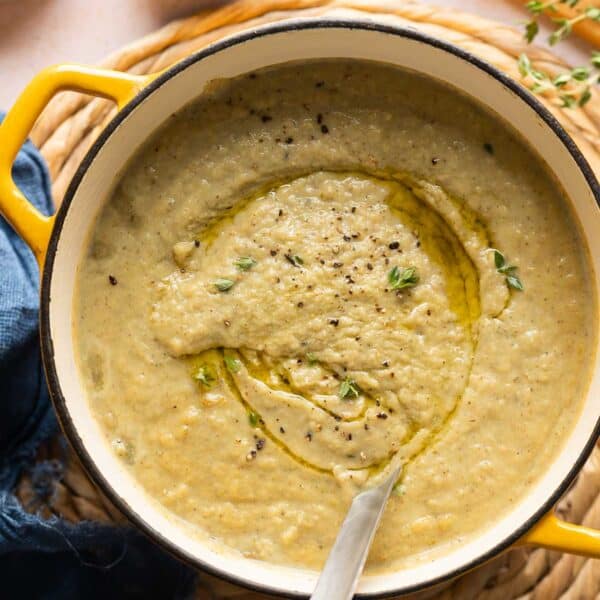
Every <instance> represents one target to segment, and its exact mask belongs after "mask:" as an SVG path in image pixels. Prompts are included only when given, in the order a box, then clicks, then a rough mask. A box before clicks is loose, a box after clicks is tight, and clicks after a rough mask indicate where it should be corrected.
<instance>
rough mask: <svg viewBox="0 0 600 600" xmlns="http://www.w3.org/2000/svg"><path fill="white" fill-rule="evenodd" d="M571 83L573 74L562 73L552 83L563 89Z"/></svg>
mask: <svg viewBox="0 0 600 600" xmlns="http://www.w3.org/2000/svg"><path fill="white" fill-rule="evenodd" d="M569 81H571V73H561V74H560V75H559V76H558V77H556V78H555V79H554V81H553V82H552V83H553V84H554V85H555V86H556V87H562V86H563V85H566V84H567V83H569Z"/></svg>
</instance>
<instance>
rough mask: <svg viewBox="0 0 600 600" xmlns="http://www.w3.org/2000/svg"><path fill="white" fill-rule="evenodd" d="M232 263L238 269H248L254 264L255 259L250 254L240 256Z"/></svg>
mask: <svg viewBox="0 0 600 600" xmlns="http://www.w3.org/2000/svg"><path fill="white" fill-rule="evenodd" d="M233 264H234V265H235V266H236V267H237V268H238V269H239V270H240V271H249V270H250V269H251V268H252V267H254V266H255V265H256V261H255V260H254V259H253V258H252V257H250V256H240V257H239V258H238V259H237V260H236V261H234V263H233Z"/></svg>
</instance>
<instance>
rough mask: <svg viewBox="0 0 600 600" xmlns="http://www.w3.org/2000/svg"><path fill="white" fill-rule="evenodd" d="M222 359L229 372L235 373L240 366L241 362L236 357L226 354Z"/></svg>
mask: <svg viewBox="0 0 600 600" xmlns="http://www.w3.org/2000/svg"><path fill="white" fill-rule="evenodd" d="M224 360H225V366H226V367H227V370H228V371H229V372H230V373H237V372H238V371H239V370H240V368H241V366H242V363H241V362H240V361H239V360H238V359H237V358H233V356H226V357H225V358H224Z"/></svg>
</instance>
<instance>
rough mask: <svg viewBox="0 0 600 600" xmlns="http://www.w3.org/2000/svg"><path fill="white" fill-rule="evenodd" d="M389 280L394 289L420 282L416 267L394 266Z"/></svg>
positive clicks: (412, 285)
mask: <svg viewBox="0 0 600 600" xmlns="http://www.w3.org/2000/svg"><path fill="white" fill-rule="evenodd" d="M388 281H389V283H390V285H391V286H392V289H393V290H402V289H404V288H409V287H414V286H415V285H417V283H419V276H418V275H417V269H416V267H394V268H393V269H392V270H391V271H390V272H389V273H388Z"/></svg>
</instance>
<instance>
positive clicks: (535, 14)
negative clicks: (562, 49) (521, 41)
mask: <svg viewBox="0 0 600 600" xmlns="http://www.w3.org/2000/svg"><path fill="white" fill-rule="evenodd" d="M561 5H563V6H565V7H567V8H569V9H571V10H572V11H573V12H574V16H573V17H571V18H562V17H561V18H553V19H552V20H553V21H554V23H555V24H556V29H555V30H554V31H553V32H552V33H551V34H550V36H549V37H548V43H549V44H550V45H551V46H554V45H555V44H558V43H559V42H561V41H563V40H564V39H565V38H567V37H568V36H569V35H570V34H571V32H572V31H573V27H574V26H575V25H577V24H578V23H582V22H585V21H592V22H596V23H599V22H600V8H599V7H596V6H585V7H584V6H579V5H580V0H531V1H530V2H527V3H526V5H525V7H526V8H527V10H529V12H530V13H531V15H532V18H531V20H530V21H529V22H528V23H526V24H525V39H526V40H527V43H529V44H530V43H532V42H533V41H534V39H535V38H536V36H537V35H538V33H539V32H540V27H539V22H538V21H539V19H540V17H541V16H542V14H543V13H544V12H550V13H551V12H556V10H557V7H560V6H561ZM518 64H519V71H520V72H521V75H522V76H523V77H530V78H531V81H532V83H531V84H530V86H529V88H530V89H531V91H532V92H533V93H535V94H543V93H545V92H555V93H556V94H557V95H558V99H559V100H560V101H561V103H562V106H563V107H566V108H572V107H574V106H585V104H587V103H588V102H589V101H590V99H591V97H592V93H591V90H592V88H593V87H594V86H595V85H596V84H597V83H598V81H599V80H600V52H598V51H597V50H594V51H592V54H591V58H590V64H589V65H587V66H583V67H575V68H573V69H570V70H568V71H564V72H563V73H560V74H559V75H557V76H554V77H552V76H550V75H549V74H547V73H544V72H542V71H538V70H537V69H535V68H533V66H532V64H531V61H530V59H529V58H528V57H527V55H526V54H521V56H520V57H519V63H518Z"/></svg>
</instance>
